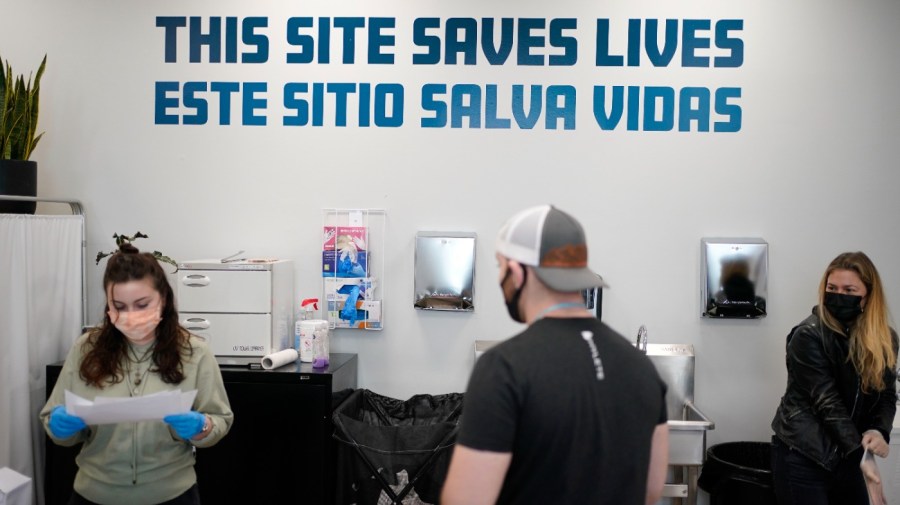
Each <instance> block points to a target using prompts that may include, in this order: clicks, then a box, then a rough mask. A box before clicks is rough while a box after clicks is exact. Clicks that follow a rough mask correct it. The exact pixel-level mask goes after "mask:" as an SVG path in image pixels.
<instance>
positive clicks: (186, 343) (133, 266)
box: [79, 243, 192, 388]
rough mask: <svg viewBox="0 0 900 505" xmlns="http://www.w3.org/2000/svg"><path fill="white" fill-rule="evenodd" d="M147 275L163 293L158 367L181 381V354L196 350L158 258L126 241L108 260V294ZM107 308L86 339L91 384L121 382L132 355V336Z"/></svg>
mask: <svg viewBox="0 0 900 505" xmlns="http://www.w3.org/2000/svg"><path fill="white" fill-rule="evenodd" d="M147 278H149V279H150V280H151V282H152V283H153V288H154V289H156V291H157V292H158V293H159V294H160V295H161V297H162V308H161V310H160V317H161V320H160V322H159V325H158V326H157V327H156V344H155V345H154V346H153V357H152V363H153V365H154V367H155V370H154V371H156V372H158V373H159V375H160V376H161V377H162V380H163V382H165V383H167V384H179V383H181V381H183V380H184V378H185V377H184V370H183V367H182V362H181V357H182V355H183V354H190V353H191V352H192V348H191V345H190V333H188V331H187V330H185V329H184V328H182V327H181V326H180V325H179V324H178V311H177V310H176V309H175V296H174V294H173V292H172V287H171V286H170V285H169V281H168V280H167V279H166V273H165V272H164V271H163V269H162V267H160V266H159V262H158V261H157V260H156V258H155V257H154V256H153V255H152V254H150V253H142V252H140V251H138V249H137V248H136V247H134V246H133V245H131V244H130V243H123V244H122V245H120V246H119V250H118V251H116V252H115V253H113V254H112V255H110V257H109V260H108V261H107V263H106V271H105V272H104V273H103V289H104V291H105V292H106V293H107V298H108V297H109V293H110V292H111V289H112V286H113V285H114V284H122V283H125V282H129V281H140V280H143V279H147ZM107 301H108V300H107ZM106 310H107V306H104V316H103V323H102V324H101V325H100V326H98V327H97V328H94V329H93V330H91V331H90V333H89V335H88V338H87V340H85V342H84V348H83V350H84V358H83V359H82V361H81V368H80V370H79V374H80V376H81V378H82V379H84V381H85V382H86V383H87V384H89V385H92V386H96V387H99V388H103V386H104V384H105V383H109V384H116V383H118V382H121V381H122V380H123V378H124V371H123V363H124V362H125V360H127V359H128V354H127V353H128V339H127V338H126V337H125V335H123V334H122V332H120V331H119V330H118V329H117V328H116V327H115V325H113V324H112V321H110V319H109V314H108V313H107V312H106Z"/></svg>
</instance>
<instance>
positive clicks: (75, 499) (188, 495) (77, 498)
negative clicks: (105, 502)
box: [68, 484, 200, 505]
mask: <svg viewBox="0 0 900 505" xmlns="http://www.w3.org/2000/svg"><path fill="white" fill-rule="evenodd" d="M68 505H97V504H96V503H94V502H92V501H90V500H88V499H87V498H85V497H84V496H81V495H80V494H78V493H76V492H75V491H72V497H71V498H69V503H68ZM159 505H200V489H199V488H198V487H197V484H194V485H193V486H191V488H190V489H188V490H187V491H185V492H184V493H182V494H181V496H176V497H175V498H172V499H171V500H169V501H165V502H162V503H160V504H159Z"/></svg>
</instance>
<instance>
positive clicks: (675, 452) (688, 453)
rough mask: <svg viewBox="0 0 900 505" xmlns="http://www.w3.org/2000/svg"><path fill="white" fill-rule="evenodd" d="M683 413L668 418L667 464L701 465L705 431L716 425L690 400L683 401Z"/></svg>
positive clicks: (704, 454) (704, 450)
mask: <svg viewBox="0 0 900 505" xmlns="http://www.w3.org/2000/svg"><path fill="white" fill-rule="evenodd" d="M682 410H683V414H682V415H681V417H680V418H678V419H669V464H670V465H702V464H703V458H704V457H705V456H706V432H707V431H709V430H712V429H714V428H715V427H716V423H714V422H712V421H710V420H709V418H707V417H706V415H705V414H703V412H701V411H700V409H698V408H697V406H696V405H694V404H693V403H692V402H685V404H684V406H683V408H682Z"/></svg>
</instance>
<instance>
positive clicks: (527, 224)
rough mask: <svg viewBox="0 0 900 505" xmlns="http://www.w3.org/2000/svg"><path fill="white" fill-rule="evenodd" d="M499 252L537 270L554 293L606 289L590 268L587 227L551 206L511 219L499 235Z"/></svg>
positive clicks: (601, 279)
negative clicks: (599, 287) (585, 228)
mask: <svg viewBox="0 0 900 505" xmlns="http://www.w3.org/2000/svg"><path fill="white" fill-rule="evenodd" d="M497 252H498V253H500V254H501V255H503V256H505V257H507V258H509V259H512V260H515V261H518V262H519V263H521V264H523V265H528V266H531V267H534V270H535V273H537V276H538V277H539V278H540V279H541V282H543V283H544V284H546V285H547V286H548V287H549V288H550V289H553V290H555V291H561V292H574V291H581V290H583V289H589V288H594V287H598V286H602V287H607V285H606V283H605V282H603V278H602V277H600V276H599V275H597V274H596V273H594V272H593V271H591V269H590V268H588V266H587V261H588V253H587V241H586V240H585V236H584V228H582V227H581V224H580V223H579V222H578V221H576V220H575V218H574V217H572V216H570V215H569V214H567V213H565V212H563V211H561V210H559V209H557V208H556V207H554V206H552V205H540V206H537V207H531V208H528V209H525V210H523V211H520V212H518V213H517V214H516V215H514V216H513V217H511V218H509V220H508V221H507V222H506V223H505V224H504V225H503V226H502V227H501V228H500V232H499V233H498V234H497Z"/></svg>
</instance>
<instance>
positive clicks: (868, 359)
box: [818, 252, 897, 392]
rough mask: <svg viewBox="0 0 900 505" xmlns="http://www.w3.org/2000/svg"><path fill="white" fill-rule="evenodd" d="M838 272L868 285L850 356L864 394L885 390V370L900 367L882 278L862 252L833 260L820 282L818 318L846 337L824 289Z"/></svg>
mask: <svg viewBox="0 0 900 505" xmlns="http://www.w3.org/2000/svg"><path fill="white" fill-rule="evenodd" d="M835 270H849V271H851V272H855V273H856V275H858V276H859V279H860V280H861V281H862V282H863V284H864V285H865V286H866V292H867V294H866V305H865V310H864V311H863V313H862V314H860V315H859V316H857V318H856V323H855V324H854V325H853V326H852V328H851V329H850V335H847V336H848V337H849V338H850V356H849V357H848V359H849V360H850V361H852V362H853V366H854V367H856V371H857V373H859V376H860V379H861V384H862V390H863V392H869V391H871V390H875V391H882V390H884V388H885V386H886V384H885V383H884V370H885V369H886V368H894V367H895V366H896V365H897V354H896V353H895V352H894V346H893V342H892V339H891V328H890V324H889V322H888V319H889V314H888V308H887V302H886V301H885V297H884V290H883V289H882V287H881V277H880V276H879V275H878V270H876V269H875V265H874V264H873V263H872V260H870V259H869V257H868V256H866V255H865V253H862V252H846V253H842V254H840V255H838V257H837V258H835V259H834V260H832V261H831V263H830V264H829V265H828V268H827V269H825V274H824V275H823V276H822V281H821V282H820V283H819V307H818V314H819V319H820V320H821V321H822V322H823V323H824V324H825V326H827V327H829V328H831V329H832V330H834V331H836V332H838V333H840V334H842V335H846V333H845V330H844V326H843V325H842V324H841V323H840V322H838V320H837V319H836V318H835V317H834V316H833V315H831V313H830V312H829V311H828V310H826V309H825V287H826V285H827V283H828V276H830V275H831V273H832V272H834V271H835Z"/></svg>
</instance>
